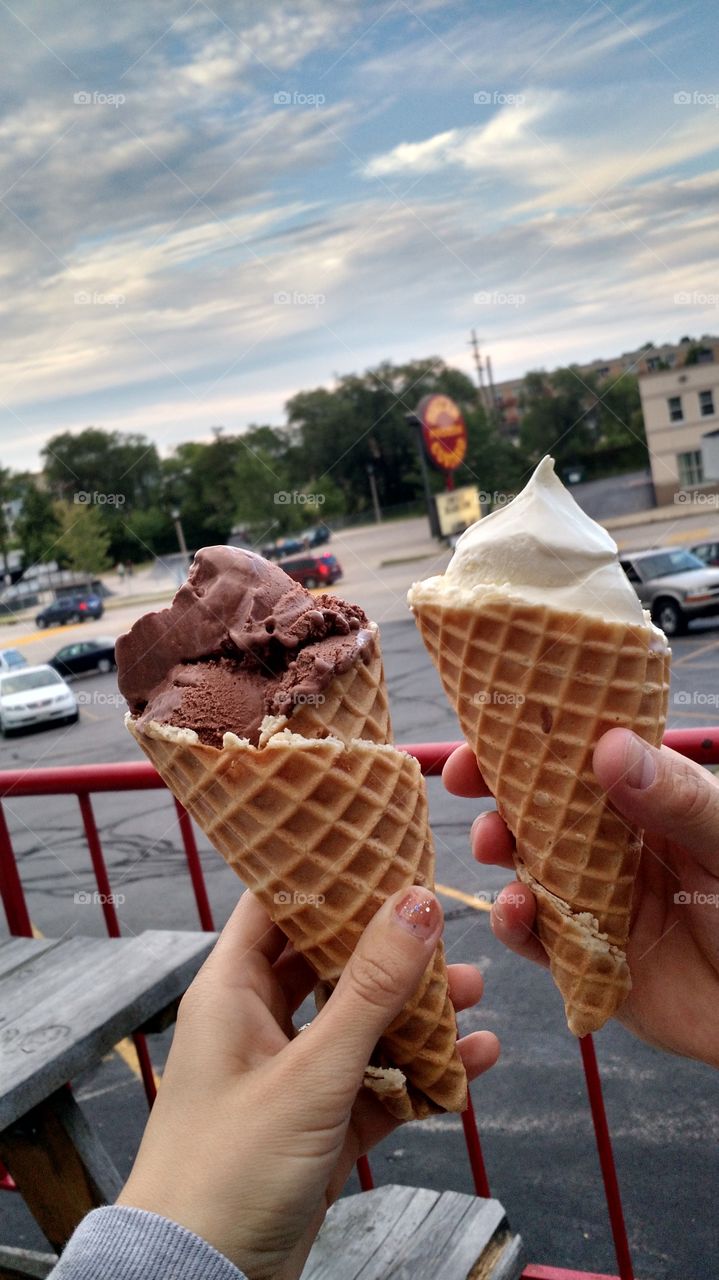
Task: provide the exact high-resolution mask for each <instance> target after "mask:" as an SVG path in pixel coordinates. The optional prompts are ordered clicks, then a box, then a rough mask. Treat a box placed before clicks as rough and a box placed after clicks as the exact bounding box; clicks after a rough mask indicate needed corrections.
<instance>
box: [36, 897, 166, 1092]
mask: <svg viewBox="0 0 719 1280" xmlns="http://www.w3.org/2000/svg"><path fill="white" fill-rule="evenodd" d="M30 923H31V927H32V936H33V938H44V937H45V934H44V933H43V932H42V930H40V929H38V928H37V926H36V925H34V924H32V921H31V922H30ZM113 1053H116V1054H117V1055H118V1057H120V1058H122V1061H123V1062H124V1063H125V1065H126V1066H128V1067H129V1068H130V1070H131V1072H132V1074H133V1075H134V1076H137V1078H138V1080H141V1079H142V1071H141V1070H140V1060H139V1058H138V1056H137V1049H136V1048H135V1046H134V1044H133V1043H132V1040H131V1039H130V1038H129V1036H125V1039H124V1040H120V1042H119V1044H116V1045H115V1047H114V1049H113ZM152 1078H153V1080H154V1081H155V1088H156V1089H159V1087H160V1079H161V1077H160V1076H158V1074H157V1072H156V1071H155V1070H154V1069H153V1072H152Z"/></svg>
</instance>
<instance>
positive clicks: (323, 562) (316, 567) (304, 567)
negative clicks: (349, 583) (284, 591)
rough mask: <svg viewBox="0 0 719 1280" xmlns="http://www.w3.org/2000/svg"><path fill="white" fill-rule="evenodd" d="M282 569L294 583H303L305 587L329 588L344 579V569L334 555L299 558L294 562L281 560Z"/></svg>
mask: <svg viewBox="0 0 719 1280" xmlns="http://www.w3.org/2000/svg"><path fill="white" fill-rule="evenodd" d="M280 569H284V571H285V573H286V574H287V576H288V577H289V578H292V579H293V581H294V582H301V583H302V586H303V587H329V586H330V584H331V583H332V582H337V579H338V578H341V577H342V569H341V567H340V565H339V564H338V563H337V559H336V557H335V556H333V555H329V554H328V555H324V556H297V558H296V559H293V560H281V561H280Z"/></svg>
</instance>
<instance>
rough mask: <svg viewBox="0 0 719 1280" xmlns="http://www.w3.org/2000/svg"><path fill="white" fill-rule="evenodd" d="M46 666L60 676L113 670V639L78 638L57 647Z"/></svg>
mask: <svg viewBox="0 0 719 1280" xmlns="http://www.w3.org/2000/svg"><path fill="white" fill-rule="evenodd" d="M48 666H51V667H53V668H54V669H55V671H58V672H59V673H60V675H61V676H81V675H84V673H85V672H86V671H103V672H107V671H114V669H115V641H114V640H108V639H106V638H105V639H103V638H100V639H97V640H78V642H77V644H66V645H65V647H64V649H58V651H57V653H56V654H55V657H54V658H51V659H50V662H49V663H48Z"/></svg>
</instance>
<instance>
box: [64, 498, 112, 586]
mask: <svg viewBox="0 0 719 1280" xmlns="http://www.w3.org/2000/svg"><path fill="white" fill-rule="evenodd" d="M55 513H56V516H57V521H58V524H59V526H60V536H59V538H58V540H57V549H58V552H59V555H60V557H61V559H62V560H63V561H64V562H65V563H66V564H67V566H68V567H69V568H70V569H75V570H77V572H78V573H88V574H96V573H103V572H104V571H105V570H106V569H109V568H110V564H111V560H110V557H109V556H108V549H109V547H110V535H109V533H108V531H107V529H106V527H105V523H104V521H103V518H102V515H101V514H100V511H99V510H98V508H97V507H95V506H90V505H88V504H86V503H70V502H63V501H62V500H60V501H58V502H57V503H56V504H55Z"/></svg>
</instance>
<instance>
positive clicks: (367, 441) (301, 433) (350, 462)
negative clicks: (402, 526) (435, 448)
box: [286, 357, 477, 511]
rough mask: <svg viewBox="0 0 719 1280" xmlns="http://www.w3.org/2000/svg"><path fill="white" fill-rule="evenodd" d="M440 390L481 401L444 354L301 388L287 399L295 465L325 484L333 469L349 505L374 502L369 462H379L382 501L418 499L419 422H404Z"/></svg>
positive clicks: (462, 401) (466, 405) (466, 403)
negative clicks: (332, 384)
mask: <svg viewBox="0 0 719 1280" xmlns="http://www.w3.org/2000/svg"><path fill="white" fill-rule="evenodd" d="M430 392H443V393H445V394H446V395H449V396H451V397H452V398H453V399H454V400H456V401H457V402H458V403H459V405H460V408H462V409H464V410H470V409H472V408H474V407H475V406H476V400H477V393H476V390H475V388H474V385H473V383H472V382H471V381H470V379H469V378H467V377H466V375H465V374H463V373H461V372H460V371H459V370H457V369H450V368H448V367H447V365H445V364H444V362H443V361H442V360H439V359H438V358H437V357H431V358H430V359H428V360H415V361H410V362H409V363H407V364H403V365H393V364H391V363H390V362H387V361H386V362H384V363H382V364H380V365H378V366H377V367H376V368H374V369H369V370H367V372H366V373H364V374H363V375H361V376H360V375H356V374H347V375H345V376H344V377H342V378H340V379H339V381H338V383H337V386H336V387H335V388H334V389H333V390H332V391H328V390H327V388H325V387H319V388H316V389H315V390H313V391H302V392H299V393H298V395H296V396H293V398H292V399H291V400H290V401H289V402H288V404H287V406H286V408H287V414H288V418H289V421H290V424H291V425H292V426H293V427H294V429H295V434H294V442H293V448H292V451H291V454H290V464H291V465H290V469H291V472H292V474H293V476H294V478H295V479H297V478H298V477H299V471H298V468H299V467H301V468H302V471H303V475H304V477H305V478H306V479H307V480H309V481H311V482H312V483H313V484H317V485H319V486H321V485H322V484H323V483H324V482H325V480H326V479H327V477H331V479H332V481H333V483H334V484H335V485H336V486H337V488H338V490H339V491H340V492H341V493H342V494H343V495H344V499H345V503H346V506H347V510H348V511H360V510H364V509H366V508H367V507H369V505H370V496H369V481H368V474H367V468H368V467H369V466H371V467H372V468H373V470H374V475H375V479H376V482H377V489H378V493H379V498H380V502H381V504H382V506H383V507H387V506H393V505H395V504H398V503H404V502H409V501H413V500H414V499H416V498H417V496H418V495H419V494H420V493H421V474H420V470H419V463H418V457H417V440H416V435H415V431H416V429H415V428H414V427H410V426H409V425H408V423H407V414H408V413H413V412H414V411H415V409H416V408H417V405H418V403H419V401H420V400H421V399H422V398H423V396H425V395H428V394H429V393H430Z"/></svg>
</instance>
